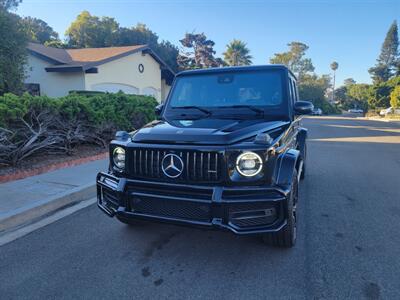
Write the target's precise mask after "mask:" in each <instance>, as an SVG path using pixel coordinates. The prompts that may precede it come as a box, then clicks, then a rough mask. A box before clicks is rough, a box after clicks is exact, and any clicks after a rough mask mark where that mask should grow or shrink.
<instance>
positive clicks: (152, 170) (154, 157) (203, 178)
mask: <svg viewBox="0 0 400 300" xmlns="http://www.w3.org/2000/svg"><path fill="white" fill-rule="evenodd" d="M131 151H132V152H131V155H132V156H131V157H133V160H131V164H130V166H129V169H128V172H129V175H131V176H132V177H133V178H145V179H157V180H162V181H173V182H202V183H212V182H218V181H220V180H221V176H220V175H221V174H220V165H221V162H218V160H220V159H222V155H221V154H220V153H218V152H216V151H212V152H210V151H198V150H173V149H171V150H170V151H165V150H160V149H151V148H150V149H146V148H144V149H143V148H136V149H132V150H131ZM169 153H175V154H176V155H178V156H179V157H180V158H182V161H183V162H184V165H185V166H184V169H183V172H182V174H181V175H180V176H179V177H177V178H173V179H171V178H169V177H167V176H165V174H164V173H163V172H162V168H161V164H162V161H163V158H164V156H165V155H167V154H169Z"/></svg>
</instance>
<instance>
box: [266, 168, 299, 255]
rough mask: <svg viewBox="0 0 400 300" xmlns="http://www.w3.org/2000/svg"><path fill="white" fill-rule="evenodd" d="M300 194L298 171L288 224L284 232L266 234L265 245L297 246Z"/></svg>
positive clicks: (295, 173) (288, 205) (291, 196)
mask: <svg viewBox="0 0 400 300" xmlns="http://www.w3.org/2000/svg"><path fill="white" fill-rule="evenodd" d="M298 194H299V189H298V181H297V171H296V170H295V171H294V172H293V181H292V190H291V191H290V195H289V198H288V201H287V211H286V213H287V215H288V222H287V224H286V226H285V227H284V228H283V229H282V230H280V231H278V232H274V233H267V234H264V235H263V236H262V239H263V241H264V243H266V244H269V245H274V246H277V247H283V248H291V247H293V246H294V245H295V244H296V239H297V202H298Z"/></svg>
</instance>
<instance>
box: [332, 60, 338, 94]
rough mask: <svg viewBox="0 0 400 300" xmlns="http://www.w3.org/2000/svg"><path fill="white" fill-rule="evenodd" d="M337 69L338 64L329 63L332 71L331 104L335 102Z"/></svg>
mask: <svg viewBox="0 0 400 300" xmlns="http://www.w3.org/2000/svg"><path fill="white" fill-rule="evenodd" d="M338 68H339V64H338V63H337V62H336V61H334V62H332V63H331V69H332V71H333V86H332V102H335V84H336V70H337V69H338Z"/></svg>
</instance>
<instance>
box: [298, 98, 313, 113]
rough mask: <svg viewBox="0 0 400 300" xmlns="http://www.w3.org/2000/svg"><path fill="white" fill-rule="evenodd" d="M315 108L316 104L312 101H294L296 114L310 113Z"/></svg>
mask: <svg viewBox="0 0 400 300" xmlns="http://www.w3.org/2000/svg"><path fill="white" fill-rule="evenodd" d="M313 110H314V105H313V104H312V103H311V102H310V101H297V102H295V103H294V112H295V114H296V115H308V114H311V113H312V111H313Z"/></svg>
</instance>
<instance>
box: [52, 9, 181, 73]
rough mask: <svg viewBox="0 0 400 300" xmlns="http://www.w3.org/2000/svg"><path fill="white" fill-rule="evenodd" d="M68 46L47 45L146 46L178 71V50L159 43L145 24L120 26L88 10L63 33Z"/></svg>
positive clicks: (73, 46) (170, 45) (55, 43)
mask: <svg viewBox="0 0 400 300" xmlns="http://www.w3.org/2000/svg"><path fill="white" fill-rule="evenodd" d="M66 36H67V39H68V45H65V44H63V43H58V42H53V41H51V42H48V43H47V44H48V45H51V46H54V47H57V48H66V47H72V48H88V47H94V48H96V47H110V46H134V45H145V44H146V45H148V46H149V47H150V48H151V49H152V50H153V51H154V52H156V53H157V54H158V55H159V56H160V58H161V59H162V60H163V61H164V62H165V63H166V64H168V66H169V67H170V68H171V69H172V70H173V71H177V70H178V64H177V57H178V52H179V51H178V48H177V47H176V46H174V45H173V44H171V43H170V42H168V41H162V42H161V43H159V42H158V35H157V34H156V33H155V32H153V31H152V30H150V29H149V28H148V27H147V26H146V25H145V24H143V23H138V24H136V26H133V27H131V28H127V27H120V26H119V24H118V23H117V22H116V21H115V19H114V18H110V17H101V18H99V17H97V16H93V15H91V14H90V13H89V12H88V11H83V12H81V13H80V14H79V15H78V16H77V18H76V20H75V21H74V22H72V23H71V25H70V27H69V28H68V29H67V31H66Z"/></svg>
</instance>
